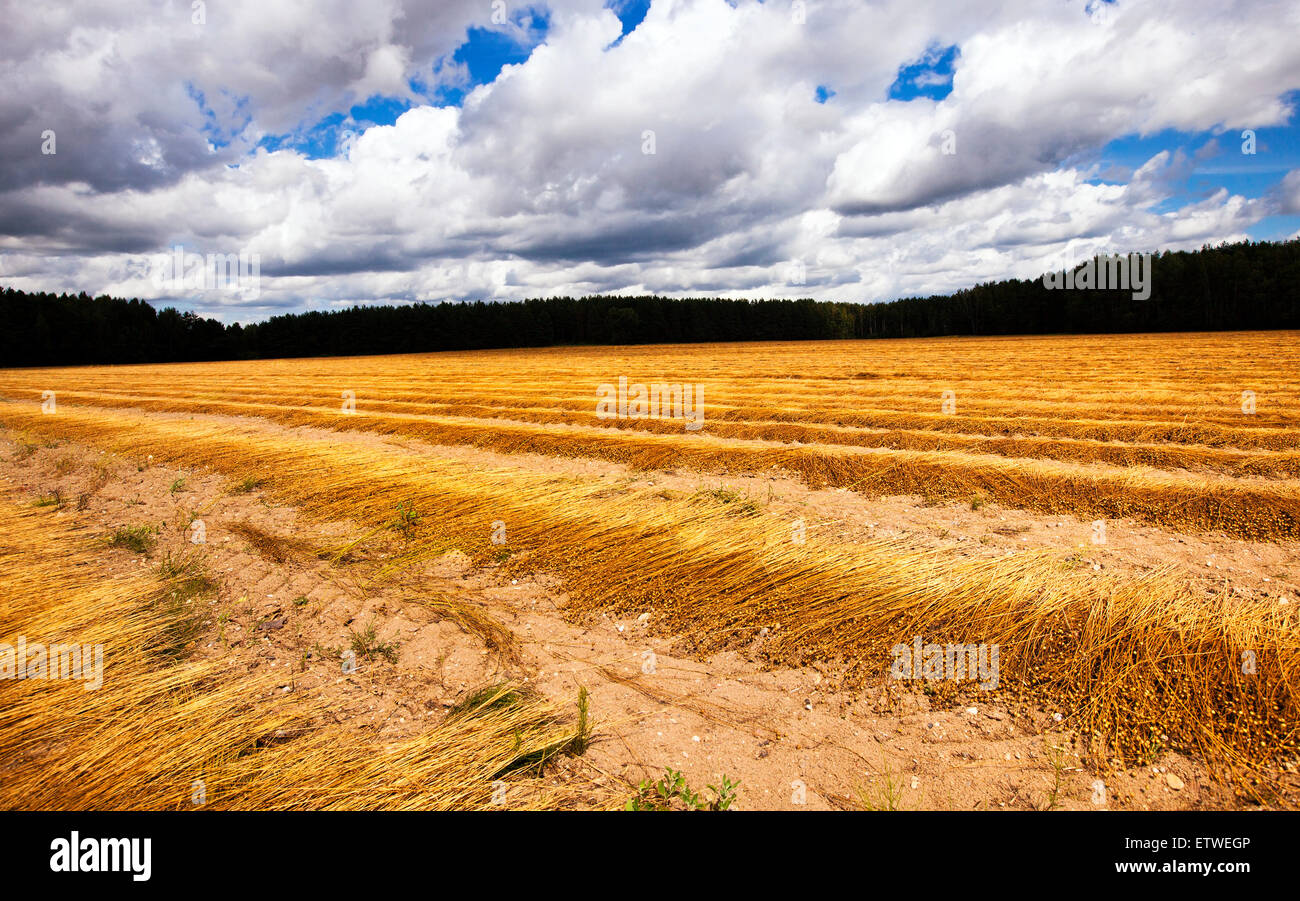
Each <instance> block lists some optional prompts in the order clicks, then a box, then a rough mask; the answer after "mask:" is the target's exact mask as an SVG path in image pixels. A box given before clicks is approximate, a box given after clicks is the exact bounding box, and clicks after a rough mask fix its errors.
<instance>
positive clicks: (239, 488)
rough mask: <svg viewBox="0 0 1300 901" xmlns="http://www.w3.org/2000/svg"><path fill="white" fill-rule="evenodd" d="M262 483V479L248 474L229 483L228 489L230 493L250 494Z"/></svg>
mask: <svg viewBox="0 0 1300 901" xmlns="http://www.w3.org/2000/svg"><path fill="white" fill-rule="evenodd" d="M263 484H265V482H264V480H262V479H259V478H258V477H257V476H248V477H247V478H245V479H243V480H241V481H239V482H236V483H234V484H233V485H231V486H230V489H229V490H230V493H231V494H252V493H253V492H254V491H256V490H257V489H258V488H261V487H262V485H263Z"/></svg>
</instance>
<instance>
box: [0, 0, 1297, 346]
mask: <svg viewBox="0 0 1300 901" xmlns="http://www.w3.org/2000/svg"><path fill="white" fill-rule="evenodd" d="M0 16H2V17H3V21H4V24H5V27H4V28H3V29H0V48H2V49H0V78H2V80H3V84H4V86H5V90H4V91H3V93H0V164H2V165H0V285H3V286H8V287H15V288H22V289H27V290H55V291H63V290H67V291H81V290H84V291H88V292H90V293H94V294H100V293H107V294H113V295H118V296H125V297H142V298H146V299H149V300H151V301H152V302H154V303H155V305H158V306H161V305H165V304H172V305H175V306H178V307H180V308H181V309H193V310H196V311H198V312H201V313H204V314H206V315H212V316H215V317H217V318H220V319H222V320H224V321H228V322H229V321H242V322H249V321H253V320H256V319H260V318H264V317H266V316H268V315H273V314H275V313H279V312H289V311H296V310H303V309H330V308H333V307H338V306H350V305H352V304H353V303H374V302H379V303H393V302H410V301H418V300H429V301H439V300H447V299H450V300H460V299H477V298H482V299H494V298H495V299H517V298H522V297H542V296H551V295H560V294H568V295H574V296H577V295H582V294H593V293H627V294H632V293H638V294H639V293H658V294H668V295H694V294H709V295H714V296H734V297H740V296H748V297H757V296H763V297H804V296H812V297H817V298H819V299H826V300H847V301H874V300H883V299H890V298H893V297H898V296H904V295H910V294H928V293H933V292H947V291H951V290H954V289H956V288H960V287H963V286H966V285H969V284H972V283H975V282H978V281H984V280H989V279H996V278H1004V277H1011V276H1020V277H1030V276H1036V275H1038V274H1039V273H1041V272H1043V271H1044V270H1046V269H1049V268H1057V267H1059V266H1060V265H1063V264H1064V262H1066V261H1070V260H1073V259H1076V258H1081V257H1084V256H1087V255H1089V254H1091V253H1092V252H1101V251H1113V252H1128V251H1146V250H1155V249H1165V248H1169V249H1178V248H1194V247H1199V246H1200V245H1202V244H1204V243H1207V242H1218V241H1222V240H1238V239H1242V238H1247V237H1249V238H1255V239H1269V240H1273V239H1283V238H1288V237H1293V236H1296V235H1298V234H1300V118H1298V117H1297V115H1296V112H1295V110H1296V107H1297V105H1298V104H1300V51H1298V50H1297V45H1296V36H1297V35H1298V34H1300V3H1296V2H1294V0H1288V2H1268V0H1250V2H1245V0H1243V2H1233V0H1119V2H1116V3H1110V2H1100V0H1091V2H1085V0H1001V2H986V3H968V2H959V0H945V2H932V0H807V2H806V3H800V2H791V0H766V2H758V0H732V2H726V0H653V2H644V0H553V2H550V3H536V4H531V5H529V4H525V3H522V2H519V0H367V2H364V3H362V2H353V0H312V2H306V0H297V2H291V0H207V2H206V3H202V2H194V3H191V2H190V0H170V2H169V0H64V2H59V3H53V4H47V3H29V2H24V0H0ZM1252 151H1253V152H1252ZM177 246H179V247H181V248H182V249H183V251H184V252H188V253H191V254H195V253H197V254H208V253H216V254H234V253H240V252H243V253H247V254H250V255H251V254H255V255H256V257H257V259H258V260H259V261H260V279H259V280H258V281H257V282H256V284H255V285H253V286H250V285H249V284H247V283H245V284H242V285H228V286H212V287H208V288H202V287H199V288H193V287H191V286H187V285H184V284H181V285H178V284H177V283H176V282H175V280H169V279H168V278H167V277H161V276H160V272H165V271H166V270H165V267H163V266H162V263H161V260H162V259H163V257H162V256H160V255H161V254H163V253H167V252H171V253H173V257H172V258H174V251H172V249H173V248H175V247H177ZM251 258H252V257H251V256H250V259H251Z"/></svg>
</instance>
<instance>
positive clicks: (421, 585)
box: [0, 417, 1300, 810]
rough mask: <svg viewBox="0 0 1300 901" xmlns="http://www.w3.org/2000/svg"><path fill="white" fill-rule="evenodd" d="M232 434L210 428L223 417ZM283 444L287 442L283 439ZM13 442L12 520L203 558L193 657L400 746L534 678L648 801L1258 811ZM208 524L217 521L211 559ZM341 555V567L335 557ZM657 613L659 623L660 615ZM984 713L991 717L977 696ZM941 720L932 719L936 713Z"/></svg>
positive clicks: (863, 502) (1142, 548)
mask: <svg viewBox="0 0 1300 901" xmlns="http://www.w3.org/2000/svg"><path fill="white" fill-rule="evenodd" d="M214 418H216V417H214ZM286 431H288V430H286ZM296 431H300V432H302V433H303V437H304V438H306V439H312V438H316V439H318V438H321V437H324V436H328V438H329V440H330V441H332V442H343V441H359V442H380V443H384V444H386V445H388V446H390V447H392V448H399V449H401V450H403V451H404V452H406V453H409V454H413V455H421V454H432V455H437V456H440V457H444V458H456V459H462V460H467V461H471V462H480V463H482V464H483V465H484V466H492V467H520V466H522V467H529V468H532V469H536V470H545V471H552V472H569V473H581V474H582V475H584V476H585V477H587V478H592V479H605V480H610V481H611V482H617V483H621V484H632V483H636V484H647V483H652V484H655V485H659V486H663V487H668V488H677V489H681V490H696V489H698V488H700V487H716V486H719V485H722V484H725V485H726V486H727V487H729V488H731V489H733V490H738V491H741V492H744V493H748V494H749V495H750V496H752V497H755V498H758V499H761V500H763V501H764V504H765V508H766V509H767V510H769V511H770V512H771V513H773V514H775V515H781V516H788V517H789V518H791V519H793V518H797V517H803V518H805V519H806V520H807V522H808V523H809V529H810V531H812V530H820V531H821V534H826V535H829V536H833V537H835V538H838V539H840V540H846V541H853V540H856V539H860V538H865V537H870V536H906V537H908V538H910V539H911V540H913V541H917V542H921V543H924V544H927V545H930V546H933V547H936V548H947V549H950V550H951V551H952V552H954V553H957V554H969V555H1000V554H1014V553H1017V552H1018V551H1022V550H1024V549H1029V548H1035V549H1041V548H1044V547H1047V548H1052V549H1059V551H1060V552H1061V554H1062V555H1063V556H1065V555H1074V556H1075V558H1076V562H1078V563H1079V564H1080V565H1086V566H1091V567H1095V568H1106V569H1116V570H1121V571H1125V570H1132V571H1142V570H1146V569H1149V568H1152V567H1159V566H1164V565H1174V566H1177V567H1179V568H1180V569H1183V570H1186V571H1188V572H1190V573H1192V574H1193V576H1194V578H1195V579H1196V580H1198V581H1199V582H1200V583H1203V584H1204V586H1205V588H1206V590H1207V591H1217V590H1220V589H1221V587H1222V586H1223V585H1224V584H1227V585H1228V586H1229V588H1230V589H1231V590H1233V591H1234V592H1235V593H1237V594H1239V595H1240V596H1242V598H1243V602H1246V601H1248V600H1249V601H1252V602H1255V603H1272V604H1286V603H1296V602H1297V599H1298V598H1300V588H1298V587H1297V584H1298V581H1297V580H1300V564H1298V563H1297V561H1300V547H1297V544H1296V543H1294V542H1293V543H1267V544H1266V543H1252V542H1244V541H1235V540H1231V539H1226V538H1223V537H1221V536H1213V535H1182V534H1172V533H1167V532H1163V531H1161V530H1160V529H1157V528H1153V527H1150V526H1146V525H1141V524H1138V523H1133V522H1126V521H1122V520H1121V521H1112V522H1108V523H1107V524H1106V543H1105V544H1095V543H1093V541H1092V538H1093V536H1094V534H1095V533H1094V530H1093V527H1092V525H1091V524H1090V523H1088V522H1081V521H1078V520H1074V519H1070V518H1063V517H1060V516H1043V515H1036V514H1032V513H1027V512H1024V511H1019V510H1007V509H1002V508H999V507H998V506H996V505H994V504H991V503H990V504H986V505H984V506H982V507H980V508H978V509H971V507H970V505H968V504H946V505H937V506H926V505H925V504H924V503H923V502H922V501H921V499H919V498H914V497H893V498H883V499H869V498H864V497H860V496H858V495H856V494H853V493H852V492H848V491H845V490H843V489H832V490H819V491H815V490H810V489H808V488H807V487H805V486H804V485H803V484H802V483H800V482H798V481H796V480H793V479H791V478H788V477H786V476H784V475H781V474H778V473H774V474H772V475H771V476H768V477H761V478H758V477H749V478H746V477H727V478H725V479H719V478H718V477H717V476H705V475H700V474H697V473H690V472H671V471H670V472H656V473H639V472H635V471H632V470H629V469H627V468H626V467H623V466H620V465H617V464H611V463H605V462H593V461H587V460H569V459H557V458H551V457H542V456H532V455H518V454H512V455H508V456H507V455H500V454H495V453H491V452H485V451H481V450H477V449H472V448H463V447H436V448H435V447H430V446H428V445H424V444H421V443H420V442H417V441H411V440H405V439H391V440H390V439H384V438H380V437H378V436H372V435H362V434H355V433H351V434H340V433H335V432H316V431H314V430H309V429H301V430H296ZM14 439H15V436H14V435H13V434H12V433H11V432H8V431H4V430H0V485H3V486H4V488H6V489H8V491H7V492H6V493H8V494H9V499H8V502H17V503H21V504H31V503H35V502H37V501H38V500H39V499H41V498H50V497H53V495H52V494H51V493H52V492H55V491H57V492H58V493H59V496H60V498H61V501H62V506H61V507H59V509H58V510H57V511H56V513H55V515H58V516H69V517H77V518H79V519H81V520H84V521H86V522H88V523H90V524H91V525H92V526H93V527H94V528H95V529H98V530H102V531H103V533H104V534H105V535H107V534H109V533H111V532H112V531H113V530H114V529H116V528H119V527H125V526H138V525H140V524H154V525H156V526H158V527H159V534H158V540H157V546H156V548H155V549H154V550H153V551H152V553H151V554H150V555H149V556H147V557H146V556H141V555H139V554H133V553H131V552H129V551H127V550H123V549H108V548H107V546H106V549H105V552H104V553H105V556H106V560H108V561H110V563H109V565H110V566H111V567H113V568H117V569H126V568H131V567H137V568H138V567H151V566H155V565H156V564H157V560H158V559H159V557H160V555H163V554H166V553H168V552H170V553H183V552H198V553H202V554H203V555H204V557H205V559H206V565H207V568H208V570H209V572H210V573H211V575H213V576H214V577H215V578H216V579H218V580H219V582H220V589H219V591H218V592H217V593H216V595H215V597H213V598H212V600H211V601H210V602H209V603H210V607H211V618H210V619H209V621H208V622H207V626H206V628H207V633H206V635H205V636H204V638H203V640H202V641H201V643H200V646H199V648H198V651H197V653H198V654H200V655H206V656H210V657H213V658H225V659H226V660H227V661H228V662H230V663H232V664H235V665H240V666H244V667H247V669H248V670H249V671H256V670H262V669H263V668H270V669H272V670H279V671H282V672H283V680H282V681H281V682H280V683H279V684H278V688H277V690H278V691H282V692H291V691H300V690H304V689H313V690H319V691H320V692H321V693H322V694H323V696H324V697H326V698H327V699H328V700H329V702H330V704H331V707H332V709H333V710H334V713H335V716H336V717H337V718H338V720H339V721H340V722H343V723H345V724H347V725H348V727H349V728H356V729H357V730H358V732H359V733H367V734H369V735H373V736H379V737H381V738H400V737H402V736H406V735H410V734H413V733H415V732H417V731H418V730H421V729H423V728H426V727H427V726H428V725H429V724H431V723H434V722H437V721H439V720H440V719H441V718H442V717H443V716H444V715H445V711H446V710H447V708H449V707H451V706H452V705H453V704H455V702H456V701H457V699H458V698H462V697H464V696H465V695H466V693H467V692H469V691H472V690H473V689H474V688H477V687H481V686H483V685H485V684H488V683H491V682H493V681H495V680H497V679H500V678H504V677H511V678H515V679H519V680H527V681H528V682H529V683H530V684H532V685H534V686H535V687H536V688H537V689H539V690H540V691H541V692H542V693H544V694H545V695H547V696H549V697H553V698H555V699H557V700H561V701H564V702H565V703H570V702H572V701H576V697H577V694H578V690H579V686H585V687H586V688H587V689H588V691H589V692H590V705H591V707H590V709H591V715H592V717H593V720H594V724H595V728H596V730H597V736H596V741H595V743H594V744H593V746H592V747H591V748H590V749H589V750H588V751H587V753H586V754H585V755H584V756H583V757H581V758H568V759H565V760H563V761H561V762H560V763H559V764H558V765H557V766H556V767H555V769H554V770H553V773H552V776H551V778H553V779H555V780H566V779H582V780H584V781H586V782H593V781H594V782H595V783H596V784H599V785H603V786H606V787H609V788H610V789H611V790H612V792H613V793H614V794H617V795H619V796H623V795H626V796H627V797H630V796H631V795H632V793H633V791H634V790H635V787H636V785H637V784H638V783H639V782H641V780H643V779H647V778H651V779H653V778H658V777H659V776H660V775H662V773H663V769H664V768H665V767H672V768H674V769H679V770H681V771H682V772H683V773H684V774H685V775H686V777H687V779H688V781H689V783H690V784H691V786H692V787H694V788H697V789H700V790H703V789H704V787H705V786H706V785H708V784H717V780H718V779H719V778H720V777H721V776H722V775H724V774H725V775H726V776H728V777H730V778H731V779H732V780H738V781H739V783H740V789H739V795H738V800H737V802H736V804H735V808H736V809H742V810H746V809H827V808H841V809H862V808H886V809H961V810H971V809H977V810H985V809H993V810H996V809H1009V810H1010V809H1049V808H1055V809H1098V808H1105V809H1140V810H1155V809H1185V808H1224V807H1238V806H1243V805H1242V803H1241V802H1240V801H1239V800H1237V799H1236V798H1235V797H1234V795H1233V794H1232V792H1231V791H1229V790H1228V789H1226V788H1225V787H1223V786H1220V785H1217V784H1215V783H1214V782H1213V781H1212V780H1211V779H1210V777H1209V776H1208V774H1207V773H1206V771H1205V769H1204V767H1202V766H1201V765H1199V764H1198V763H1196V762H1194V761H1192V760H1189V759H1187V758H1184V757H1181V756H1178V755H1174V754H1168V755H1166V756H1165V757H1163V758H1162V759H1160V760H1158V761H1157V762H1156V763H1155V764H1154V765H1152V766H1146V767H1142V768H1138V769H1129V770H1119V771H1116V772H1111V771H1107V770H1105V769H1097V768H1096V762H1094V761H1088V760H1085V759H1084V758H1081V756H1080V752H1082V750H1083V745H1082V744H1081V743H1080V742H1079V741H1078V740H1077V737H1076V736H1073V735H1071V734H1070V733H1069V732H1068V731H1067V730H1065V729H1064V728H1063V727H1062V726H1061V724H1060V722H1059V719H1058V717H1059V714H1060V711H1054V710H1047V709H1037V708H1024V707H1021V706H1016V707H1015V708H1010V707H1007V706H1003V705H1002V703H1001V702H1000V700H999V699H998V697H997V695H996V694H993V695H990V696H989V699H988V701H987V702H976V703H975V704H974V706H967V704H968V703H970V702H969V699H967V700H964V701H962V702H961V703H960V704H958V705H957V706H944V705H942V704H939V703H938V702H936V701H934V699H933V697H932V696H931V695H927V694H926V693H924V692H902V691H900V690H899V688H898V685H897V683H895V684H887V681H886V680H885V679H884V678H883V674H882V680H881V683H880V685H879V687H868V688H866V689H862V690H854V691H849V690H845V689H843V688H842V687H841V686H840V685H839V682H838V679H837V676H836V673H835V672H834V671H833V669H831V668H830V667H822V668H817V667H810V668H805V669H777V670H773V669H765V668H763V667H761V666H759V665H757V664H755V663H754V662H753V661H752V660H750V659H748V657H747V656H746V655H745V654H743V653H737V652H728V653H724V654H720V655H717V656H714V657H711V658H708V659H705V660H700V659H693V658H690V657H687V656H679V655H677V654H675V653H674V644H675V643H674V641H673V640H672V639H671V638H664V637H661V636H657V635H651V634H650V631H649V625H650V624H649V623H648V622H647V621H646V617H644V616H643V617H641V618H633V619H622V620H616V619H611V618H610V617H609V616H607V615H603V614H596V615H594V616H587V617H585V618H581V619H574V618H566V616H565V615H564V607H565V597H564V594H563V592H562V591H561V590H559V587H558V586H556V585H554V584H551V583H549V582H548V580H547V579H546V578H545V577H538V578H536V579H532V580H526V579H511V578H507V577H505V576H504V575H502V574H501V573H500V572H498V571H497V570H496V568H495V567H494V566H487V567H478V566H475V565H473V564H472V563H471V562H470V561H469V559H468V558H467V557H465V556H463V555H461V554H459V553H452V554H447V555H445V556H443V557H441V558H439V559H438V560H436V561H434V562H433V563H431V564H427V565H425V566H424V568H423V569H421V570H420V571H407V572H405V573H403V574H402V576H401V577H400V578H398V579H395V580H393V579H385V580H378V579H374V578H373V575H374V573H375V571H376V570H377V569H378V568H379V567H380V566H382V565H383V563H384V561H385V560H386V559H388V557H389V556H390V555H391V554H392V553H393V549H392V548H390V547H387V546H385V544H384V540H385V539H384V538H382V537H379V538H374V539H372V540H366V541H363V542H361V543H360V544H358V545H356V546H355V547H353V548H352V549H351V550H350V551H348V552H347V553H346V554H345V555H343V556H342V557H339V558H338V559H332V558H331V555H330V554H324V555H322V553H321V551H323V550H328V549H342V548H344V547H346V546H348V545H349V544H350V543H351V542H353V541H354V540H356V539H357V538H358V537H360V536H362V535H363V534H364V531H365V530H363V529H361V528H360V527H358V526H357V525H356V524H354V523H346V522H329V523H322V522H314V521H311V520H309V519H308V518H306V517H304V516H300V515H299V513H298V511H296V510H295V509H293V508H290V507H286V506H283V505H280V504H277V503H276V502H275V500H274V499H273V498H272V497H269V496H267V495H266V494H265V493H264V492H262V491H261V490H260V489H253V490H252V491H249V492H247V493H232V491H231V490H230V489H231V485H230V483H229V481H228V479H226V478H225V477H224V476H220V475H216V474H212V473H207V472H203V471H197V470H180V469H175V468H170V467H165V466H157V465H152V463H151V462H150V461H145V462H144V463H140V462H137V461H136V460H134V459H126V458H122V457H117V456H113V455H111V454H105V453H103V452H101V451H99V450H97V449H93V448H89V447H83V446H78V445H75V444H68V443H61V444H58V445H56V446H41V447H37V448H36V449H34V450H31V449H30V448H29V449H26V450H24V449H23V448H22V447H20V445H19V444H18V443H17V442H16V441H15V440H14ZM191 515H197V516H198V517H199V518H200V519H201V520H202V521H203V523H204V528H205V533H206V534H205V536H204V538H205V540H204V543H203V544H202V545H196V544H194V543H193V542H192V540H191V538H192V537H193V533H192V531H191V528H190V527H189V522H190V517H191ZM323 557H324V558H323ZM447 599H451V600H452V601H454V603H455V604H457V605H461V606H463V607H466V608H469V609H471V610H475V611H478V612H479V613H481V614H486V616H488V617H490V618H491V619H493V620H495V621H497V622H498V623H500V624H501V625H504V626H505V627H507V628H508V629H509V630H510V631H511V632H512V633H513V635H514V637H515V645H516V648H517V653H516V654H513V655H512V654H510V653H504V652H501V651H500V649H493V648H490V647H488V646H486V645H485V643H484V641H483V639H482V637H481V635H480V634H478V633H477V632H475V631H474V630H467V629H466V628H464V627H462V626H461V625H458V624H457V617H456V616H455V615H449V614H448V612H447V608H446V606H445V603H444V602H445V601H446V600H447ZM647 616H648V615H647ZM371 625H373V626H374V629H375V633H376V636H377V638H378V640H380V641H382V642H387V643H391V644H393V645H395V659H396V662H395V663H393V662H390V661H389V660H386V659H384V656H383V655H382V654H379V655H375V656H373V657H363V658H362V659H359V660H358V661H357V667H356V670H355V672H351V673H347V672H344V671H343V667H342V666H341V664H340V658H341V654H342V652H343V651H344V650H345V649H346V648H347V647H348V646H349V643H350V641H351V636H352V634H353V633H354V632H360V631H363V630H365V629H366V628H367V627H368V626H371ZM981 700H982V699H981ZM932 704H933V705H934V706H932Z"/></svg>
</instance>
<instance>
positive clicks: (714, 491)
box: [691, 486, 762, 516]
mask: <svg viewBox="0 0 1300 901" xmlns="http://www.w3.org/2000/svg"><path fill="white" fill-rule="evenodd" d="M691 499H692V500H696V499H701V500H712V501H716V502H717V503H719V504H722V505H723V506H724V507H726V508H727V512H728V513H735V514H736V515H737V516H757V515H758V514H759V513H761V512H762V511H761V510H760V508H759V506H758V503H757V502H756V501H754V500H753V499H752V498H750V497H749V496H748V495H744V494H741V493H740V492H739V491H733V490H732V489H730V488H726V487H724V486H719V487H717V488H708V489H701V490H699V491H696V492H695V493H694V494H693V495H691Z"/></svg>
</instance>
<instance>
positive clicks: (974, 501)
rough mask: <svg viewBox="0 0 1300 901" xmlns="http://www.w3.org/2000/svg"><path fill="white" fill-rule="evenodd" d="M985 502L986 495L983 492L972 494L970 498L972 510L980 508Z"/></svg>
mask: <svg viewBox="0 0 1300 901" xmlns="http://www.w3.org/2000/svg"><path fill="white" fill-rule="evenodd" d="M984 503H985V501H984V495H982V494H975V495H972V496H971V499H970V508H971V509H972V510H978V509H979V508H980V507H983V506H984Z"/></svg>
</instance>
